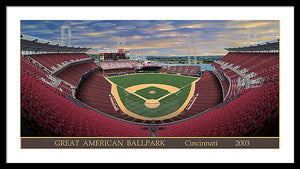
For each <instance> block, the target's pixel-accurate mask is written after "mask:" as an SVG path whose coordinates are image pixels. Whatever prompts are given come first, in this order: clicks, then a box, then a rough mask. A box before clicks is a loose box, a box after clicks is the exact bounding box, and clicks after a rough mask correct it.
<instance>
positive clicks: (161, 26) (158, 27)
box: [138, 23, 176, 34]
mask: <svg viewBox="0 0 300 169" xmlns="http://www.w3.org/2000/svg"><path fill="white" fill-rule="evenodd" d="M175 29H176V27H175V26H173V25H172V24H171V23H156V24H153V25H151V26H149V27H146V28H139V29H138V31H140V32H141V33H150V34H151V33H155V32H160V31H170V30H175Z"/></svg>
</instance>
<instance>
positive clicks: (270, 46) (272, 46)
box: [225, 39, 279, 52]
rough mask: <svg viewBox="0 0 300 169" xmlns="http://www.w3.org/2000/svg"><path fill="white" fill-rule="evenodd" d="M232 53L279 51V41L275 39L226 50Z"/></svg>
mask: <svg viewBox="0 0 300 169" xmlns="http://www.w3.org/2000/svg"><path fill="white" fill-rule="evenodd" d="M225 49H226V50H228V51H230V52H261V51H277V52H278V51H279V39H275V40H272V41H268V42H263V43H260V44H255V45H250V46H245V47H236V48H225Z"/></svg>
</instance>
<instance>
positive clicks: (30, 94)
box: [21, 71, 150, 137]
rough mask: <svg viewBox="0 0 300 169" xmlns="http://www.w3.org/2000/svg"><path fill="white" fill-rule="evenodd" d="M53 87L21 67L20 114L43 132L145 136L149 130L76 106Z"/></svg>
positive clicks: (84, 135)
mask: <svg viewBox="0 0 300 169" xmlns="http://www.w3.org/2000/svg"><path fill="white" fill-rule="evenodd" d="M55 91H56V89H55V88H53V87H52V88H51V86H50V87H49V88H48V87H46V86H45V84H43V82H41V81H37V80H36V79H34V78H32V77H31V76H30V75H28V74H27V73H25V72H24V71H21V110H22V111H21V113H22V117H23V118H24V119H26V120H28V121H30V122H31V123H33V124H36V126H38V127H39V129H40V130H41V131H44V133H43V135H59V136H67V137H71V136H74V137H76V136H80V137H100V136H105V137H136V136H143V137H146V136H149V134H150V131H147V130H140V126H139V125H134V124H129V123H126V122H121V121H118V120H115V119H113V118H110V117H107V116H105V115H102V114H100V113H98V112H95V111H93V110H92V109H89V108H87V107H82V106H78V105H77V104H75V103H74V102H72V101H71V100H69V99H66V98H64V97H63V96H61V95H57V94H56V93H55ZM45 133H47V134H45Z"/></svg>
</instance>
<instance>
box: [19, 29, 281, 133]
mask: <svg viewBox="0 0 300 169" xmlns="http://www.w3.org/2000/svg"><path fill="white" fill-rule="evenodd" d="M63 29H68V27H62V30H63ZM62 32H63V31H62ZM69 33H70V29H69ZM62 36H65V34H63V33H62ZM69 38H70V37H69ZM20 41H21V52H22V53H21V54H20V62H21V64H20V65H21V69H20V74H21V79H20V80H21V89H20V90H21V91H20V92H21V105H20V114H21V117H22V118H21V136H32V137H35V136H39V137H49V136H56V137H242V136H243V137H264V136H279V39H274V40H269V41H265V42H260V43H256V44H250V45H246V46H237V47H231V46H228V47H226V48H225V50H226V54H224V55H222V56H221V57H219V58H217V59H214V60H213V61H211V64H210V66H211V69H206V68H205V67H204V66H203V65H204V64H202V63H203V62H202V61H200V63H199V64H192V63H191V62H190V57H189V56H190V54H188V56H187V57H186V58H187V61H186V62H185V63H182V64H174V63H165V62H159V61H157V60H154V61H153V60H147V59H143V60H139V59H136V58H135V59H133V57H132V56H130V54H131V53H130V51H129V50H127V49H126V48H120V49H117V50H112V49H98V50H97V53H96V55H94V56H91V55H89V53H88V52H89V51H90V50H93V49H92V48H90V47H86V46H71V45H62V44H59V43H53V42H51V41H48V40H45V39H42V38H38V37H33V36H29V35H26V34H21V36H20Z"/></svg>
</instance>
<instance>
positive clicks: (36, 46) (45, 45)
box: [21, 35, 91, 53]
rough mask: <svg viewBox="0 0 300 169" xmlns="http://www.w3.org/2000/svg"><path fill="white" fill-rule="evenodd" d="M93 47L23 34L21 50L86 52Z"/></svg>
mask: <svg viewBox="0 0 300 169" xmlns="http://www.w3.org/2000/svg"><path fill="white" fill-rule="evenodd" d="M89 49H91V48H86V47H80V46H78V47H76V46H67V45H64V46H62V45H60V44H58V43H53V42H50V41H48V40H45V39H41V38H35V37H32V36H28V35H21V51H32V52H51V53H53V52H57V53H71V52H72V53H85V52H86V51H88V50H89Z"/></svg>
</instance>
